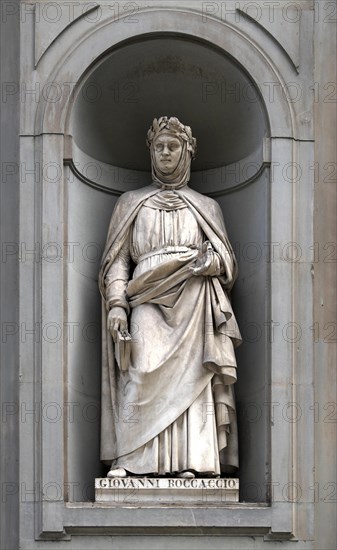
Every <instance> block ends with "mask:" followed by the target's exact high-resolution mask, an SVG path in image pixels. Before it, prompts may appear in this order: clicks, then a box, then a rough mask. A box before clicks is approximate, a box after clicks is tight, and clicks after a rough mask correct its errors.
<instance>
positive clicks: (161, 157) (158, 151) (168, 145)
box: [153, 134, 183, 174]
mask: <svg viewBox="0 0 337 550" xmlns="http://www.w3.org/2000/svg"><path fill="white" fill-rule="evenodd" d="M153 147H154V157H155V161H156V165H157V167H158V168H159V169H160V170H161V171H162V172H163V173H164V174H171V173H172V172H174V170H175V169H176V168H177V166H178V162H179V160H180V156H181V152H182V148H183V146H182V143H181V141H180V140H179V139H178V138H176V137H174V136H172V135H170V134H161V135H160V136H158V137H157V138H156V139H155V141H154V143H153Z"/></svg>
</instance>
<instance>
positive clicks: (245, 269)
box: [20, 0, 314, 546]
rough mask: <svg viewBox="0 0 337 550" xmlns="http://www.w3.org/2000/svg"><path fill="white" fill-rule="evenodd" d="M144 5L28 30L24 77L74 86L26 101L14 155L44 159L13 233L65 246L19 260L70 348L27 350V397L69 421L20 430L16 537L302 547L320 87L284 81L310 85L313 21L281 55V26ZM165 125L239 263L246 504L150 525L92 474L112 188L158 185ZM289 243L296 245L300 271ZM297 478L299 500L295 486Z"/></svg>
mask: <svg viewBox="0 0 337 550" xmlns="http://www.w3.org/2000/svg"><path fill="white" fill-rule="evenodd" d="M141 4H142V6H143V7H144V9H141V10H140V11H139V13H137V24H126V21H125V20H124V19H123V18H119V19H118V18H117V19H116V18H114V17H113V14H111V10H109V6H105V7H104V9H102V17H98V18H97V19H95V21H94V22H90V21H89V20H88V18H85V17H83V16H81V17H79V18H78V20H76V21H74V22H73V23H72V24H71V25H68V26H67V27H65V28H64V29H63V30H62V29H61V30H62V32H61V30H59V32H60V34H59V36H57V39H56V37H54V38H55V40H57V47H55V43H54V42H53V40H54V38H53V36H52V35H50V36H49V35H48V37H49V38H48V41H47V42H45V41H43V40H42V38H41V37H42V36H44V33H45V34H47V30H48V29H46V26H45V25H46V22H45V21H42V20H41V21H40V22H39V21H37V20H36V22H35V23H36V25H35V28H36V32H37V33H39V32H40V38H39V39H38V38H37V39H36V41H35V60H34V63H35V64H34V63H32V62H31V60H30V58H29V61H28V60H27V63H26V64H24V63H25V62H24V60H25V59H26V58H25V57H24V56H23V61H22V64H23V65H22V66H23V78H25V77H27V82H30V80H29V79H30V78H31V75H34V78H35V77H36V78H39V79H40V84H41V87H42V88H43V86H45V85H47V83H48V82H49V83H50V82H62V83H68V84H69V82H73V83H76V86H74V87H72V88H71V87H69V85H68V86H67V89H68V90H69V88H70V90H71V93H70V94H68V95H63V96H62V98H61V100H60V101H58V102H56V101H54V102H53V101H47V99H46V98H44V97H42V98H41V99H40V101H39V102H38V103H36V102H35V100H34V98H33V96H29V97H28V99H27V103H25V104H24V105H22V109H23V111H24V114H25V117H26V118H25V120H24V122H23V125H25V131H26V135H24V136H22V139H21V138H20V139H21V149H20V155H21V158H22V160H23V162H26V163H27V166H32V165H33V164H34V161H35V162H36V163H37V166H38V167H39V170H40V172H39V176H40V177H39V178H36V181H34V182H33V184H32V185H30V186H29V185H28V184H27V185H25V186H22V188H21V189H20V193H21V195H20V207H21V214H20V215H21V218H20V231H21V239H22V240H23V241H25V240H26V239H28V240H29V242H36V241H37V242H38V243H40V244H41V246H42V247H47V250H50V249H49V248H48V246H47V245H48V244H50V243H56V244H57V245H59V246H61V245H63V243H66V244H67V246H66V247H63V248H62V246H61V248H62V250H64V255H63V256H62V261H53V259H54V258H53V256H51V258H49V261H44V262H33V261H32V262H31V263H29V262H26V263H22V265H21V267H20V277H21V279H20V280H21V285H22V286H21V289H20V315H21V318H22V320H23V321H24V322H26V323H27V326H29V327H31V326H33V325H34V322H36V320H38V321H39V322H41V323H42V326H44V327H45V326H50V325H48V324H50V323H52V324H53V326H55V324H56V327H57V326H58V327H64V331H63V335H62V336H63V337H62V338H55V339H54V340H53V338H52V336H53V334H51V336H50V337H49V338H43V339H41V341H39V342H36V343H34V342H32V343H30V342H28V341H27V343H23V344H22V348H23V349H22V354H21V359H20V368H21V371H22V373H23V381H22V383H20V398H21V402H22V403H23V404H24V405H25V406H26V404H27V403H35V402H37V403H40V402H42V403H47V404H53V403H54V404H56V405H57V406H58V407H59V408H61V410H62V411H65V414H64V415H63V416H62V421H54V420H53V418H51V419H50V421H44V422H42V423H41V424H34V426H31V427H28V426H25V431H24V432H23V431H22V433H20V445H21V447H20V449H21V453H22V456H25V457H30V458H29V459H27V460H24V461H22V463H21V465H20V468H21V469H20V475H21V481H23V482H27V483H28V486H29V487H30V486H31V480H33V479H34V483H35V484H36V486H39V487H43V488H44V492H43V493H42V495H41V499H39V500H38V501H37V502H34V503H31V502H21V503H20V506H21V507H22V511H23V512H22V518H28V517H29V518H30V517H31V513H32V511H31V509H32V508H33V507H34V514H35V516H34V517H35V523H34V525H33V524H32V522H28V521H26V520H23V526H22V529H21V532H25V530H26V529H28V530H29V533H30V535H29V536H31V537H32V538H34V537H35V538H36V539H39V538H44V539H48V540H49V539H62V538H65V539H67V538H69V537H71V536H72V535H74V536H75V535H76V534H85V535H87V534H103V533H105V534H112V535H113V534H115V533H116V532H122V533H123V534H130V532H131V531H130V530H132V529H133V530H137V529H139V530H141V532H142V533H143V532H146V533H147V534H152V533H155V532H157V531H156V529H167V530H169V529H178V530H181V531H179V532H187V531H188V532H190V533H192V532H193V534H198V532H199V531H198V530H199V529H200V528H202V529H203V530H204V532H205V533H206V532H212V533H213V532H214V531H213V529H218V531H217V532H221V533H225V534H226V535H227V534H228V533H229V532H231V533H235V534H240V535H242V534H247V533H249V534H250V535H251V534H254V536H255V534H259V536H266V537H271V538H276V539H278V540H283V539H285V538H286V539H291V538H293V537H294V533H295V534H297V533H298V532H300V536H303V537H304V536H305V537H307V538H310V537H312V532H311V525H312V515H311V514H312V502H311V501H310V487H312V484H313V433H314V430H313V424H312V419H311V418H309V416H308V415H304V414H303V416H302V418H301V422H302V424H296V423H295V422H293V416H292V415H293V414H294V407H292V403H295V404H299V405H300V406H302V407H305V405H306V404H308V403H313V395H312V388H313V385H312V381H313V358H312V345H311V344H312V342H311V334H310V331H307V332H304V331H303V334H302V336H301V338H300V339H297V340H296V334H295V336H294V334H293V332H292V329H293V328H294V327H295V328H296V327H298V326H303V327H304V326H306V327H311V326H312V325H313V320H312V311H313V307H312V305H313V303H312V274H311V262H312V251H313V250H314V249H313V236H312V235H313V227H312V216H311V215H310V213H311V212H312V192H313V171H312V170H310V163H311V161H312V158H313V144H312V139H313V132H312V123H311V120H312V119H311V116H310V114H311V110H312V95H311V94H305V93H303V94H302V96H301V97H300V98H299V100H298V101H297V102H291V101H289V98H288V97H287V94H285V93H284V90H285V83H287V82H288V83H295V84H296V86H302V88H303V90H304V89H306V88H305V87H308V77H307V75H308V74H309V73H310V71H311V68H312V58H311V55H312V49H311V46H310V44H311V37H312V25H313V19H312V17H313V14H312V12H311V11H310V10H309V9H308V10H303V16H302V19H301V22H300V23H299V24H298V25H297V27H298V28H297V27H296V28H297V30H296V32H295V30H294V31H293V30H292V31H291V36H292V37H294V38H293V42H291V45H292V48H291V49H290V50H289V51H287V50H286V49H285V48H286V47H287V45H286V43H285V42H284V41H283V39H282V37H283V34H282V33H280V40H281V43H280V42H278V40H277V39H276V38H275V37H274V35H273V34H271V33H270V32H269V31H268V30H265V29H264V27H263V25H262V23H261V24H259V23H257V22H256V21H252V20H251V19H250V18H249V17H247V16H244V17H241V16H240V17H238V13H239V8H236V9H235V12H233V14H232V15H231V16H229V19H228V20H227V18H226V20H225V21H222V20H220V19H217V18H214V17H211V16H210V17H206V19H205V14H202V13H201V12H200V11H198V9H199V8H195V9H194V8H193V9H192V8H191V7H190V4H189V3H188V2H184V1H183V0H182V2H181V3H179V9H177V8H174V7H173V5H172V6H171V7H166V8H164V7H160V8H158V7H157V8H156V7H153V9H152V8H151V9H150V8H148V6H147V5H146V6H145V3H142V2H141ZM170 4H171V3H170ZM187 4H188V5H187ZM90 9H92V10H95V9H97V7H95V6H94V7H93V6H91V8H90ZM61 23H62V21H61V22H60V25H61ZM62 24H63V23H62ZM275 24H276V23H275ZM33 27H34V25H33V24H31V22H27V24H26V26H24V27H23V28H24V38H25V39H27V40H33V32H34V31H33ZM300 27H301V34H300ZM282 28H283V27H282ZM292 28H295V27H292ZM280 29H281V27H280ZM56 30H57V29H56ZM273 30H274V28H273ZM281 30H282V29H281ZM55 32H56V31H55ZM299 36H301V41H300V42H301V43H300V45H299V44H298V45H296V44H297V42H296V41H297V40H298V37H299ZM23 43H24V42H23ZM282 43H283V46H282V45H281V44H282ZM299 47H300V50H299V49H298V48H299ZM32 51H33V47H32V48H26V50H25V51H24V52H23V54H25V55H27V56H29V55H31V52H32ZM294 52H295V53H296V55H294ZM23 54H22V55H23ZM297 54H298V55H297ZM29 63H30V64H29ZM299 63H301V66H299ZM24 71H26V72H24ZM32 78H33V77H32ZM310 83H311V81H310ZM29 102H30V103H29ZM161 115H176V116H178V117H179V119H180V120H182V121H183V122H184V123H185V124H189V125H190V126H191V127H192V129H193V134H194V135H195V136H196V138H197V140H198V151H197V158H196V160H195V162H194V163H193V165H192V177H191V182H190V185H191V187H194V188H195V189H196V190H198V191H199V192H201V193H204V194H207V195H209V196H211V197H213V198H215V199H216V200H217V201H218V202H219V204H220V206H221V208H222V210H223V213H224V218H225V221H226V225H227V230H228V233H229V238H230V241H231V243H232V244H233V247H234V249H235V252H236V256H237V259H238V263H239V271H240V275H239V279H238V281H237V283H236V285H235V288H234V291H233V295H232V301H233V308H234V310H235V313H236V317H237V320H238V322H239V325H240V328H241V331H242V335H243V339H244V343H243V344H242V346H241V347H240V348H238V350H237V360H238V367H239V369H238V371H239V372H238V376H239V379H238V383H237V384H236V400H237V409H238V420H239V444H240V470H239V472H238V473H237V477H238V479H239V485H240V497H239V502H235V503H234V504H231V505H227V503H226V502H225V503H221V505H219V506H214V507H213V508H212V510H209V511H208V510H207V506H206V505H205V507H197V508H192V507H191V506H190V505H189V504H188V502H186V506H180V507H177V508H175V506H174V505H171V506H170V507H169V510H166V512H165V515H163V514H161V511H160V510H159V511H158V514H161V515H160V519H158V518H159V515H157V513H156V512H155V511H154V510H153V508H152V509H146V508H144V509H142V507H141V506H139V507H138V509H137V513H134V512H135V511H134V510H133V511H130V510H129V509H128V507H127V506H125V507H123V506H119V507H118V508H116V509H113V510H112V509H111V506H110V505H109V504H108V505H107V504H104V503H99V502H94V480H95V478H104V477H105V475H106V468H105V467H104V466H103V465H102V464H101V463H100V460H99V455H100V452H99V439H100V393H101V389H100V384H101V379H100V378H101V376H100V371H101V341H100V332H101V331H100V322H101V321H100V319H101V310H100V307H101V304H100V296H99V292H98V287H97V275H98V270H99V263H100V258H101V254H102V251H103V246H104V241H105V237H106V234H107V227H108V223H109V219H110V216H111V212H112V209H113V207H114V204H115V202H116V200H117V198H118V196H119V195H120V194H121V193H123V192H124V191H127V190H129V189H136V188H139V187H141V186H143V185H146V184H148V183H149V182H150V171H149V169H150V161H149V155H148V151H147V149H146V145H145V137H146V132H147V129H148V127H149V125H150V124H151V122H152V120H153V118H154V117H158V116H161ZM50 166H54V167H55V166H56V167H62V170H61V171H60V172H61V177H58V178H54V179H52V178H47V177H46V174H45V172H44V168H45V167H50ZM296 167H297V169H298V170H297V172H296V170H295V168H296ZM294 178H295V179H294ZM294 181H296V185H295V184H294ZM289 243H290V246H289ZM291 243H300V244H301V247H302V248H301V250H302V257H301V258H300V261H298V262H294V261H292V256H291V255H292V254H293V253H294V252H296V250H297V249H295V250H294V247H292V246H291ZM271 244H272V246H271ZM53 250H54V252H55V247H54V249H51V253H52V252H53ZM27 288H29V289H32V291H31V292H27ZM48 336H49V334H48ZM59 408H56V410H59ZM303 410H304V409H303ZM48 411H49V409H48ZM295 412H296V411H295ZM47 420H49V419H47ZM302 428H303V429H302ZM303 433H305V435H306V437H305V438H303ZM299 483H300V484H301V488H302V489H303V492H302V497H301V498H302V500H301V502H300V503H299V504H298V503H297V502H296V501H294V499H293V497H292V492H291V491H292V490H293V489H296V487H298V484H299ZM46 488H47V489H49V491H46ZM52 489H54V492H52ZM176 490H177V491H178V490H180V489H179V488H176ZM224 508H225V509H224ZM131 512H132V513H131ZM164 516H165V517H164ZM227 528H228V531H224V530H226V529H227ZM33 531H34V533H33V534H32V532H33ZM167 532H168V531H167ZM27 536H28V535H27ZM38 544H40V542H39V543H38ZM96 546H97V544H96ZM98 546H99V544H98Z"/></svg>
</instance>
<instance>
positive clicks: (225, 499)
mask: <svg viewBox="0 0 337 550" xmlns="http://www.w3.org/2000/svg"><path fill="white" fill-rule="evenodd" d="M95 501H96V502H104V503H106V504H108V503H109V504H111V505H112V506H127V507H129V506H135V507H139V506H143V505H145V506H146V505H157V506H158V505H171V506H172V505H178V506H179V505H180V506H182V505H191V506H209V505H212V504H213V505H214V504H217V505H219V504H220V505H221V504H226V503H235V502H239V480H238V479H237V478H221V479H220V478H194V479H184V478H176V477H174V478H173V477H131V476H130V477H124V478H116V477H115V478H109V477H103V478H96V479H95Z"/></svg>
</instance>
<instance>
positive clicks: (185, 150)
mask: <svg viewBox="0 0 337 550" xmlns="http://www.w3.org/2000/svg"><path fill="white" fill-rule="evenodd" d="M161 134H171V135H172V136H174V137H175V138H177V139H179V141H180V142H181V144H182V152H181V155H180V159H179V162H178V165H177V167H176V168H175V169H174V170H173V172H171V173H170V174H164V173H163V172H162V171H161V170H160V169H159V168H158V166H157V165H156V159H155V153H154V142H155V139H156V138H157V137H158V135H161ZM146 143H147V146H148V147H149V149H150V153H151V165H152V179H153V182H154V183H156V184H157V185H160V186H162V187H164V188H165V187H167V188H170V189H172V188H174V189H179V188H181V187H183V186H184V185H186V184H187V183H188V181H189V179H190V172H191V160H192V159H194V157H195V152H196V148H197V140H196V139H195V138H194V137H193V136H192V130H191V128H190V127H189V126H184V124H182V123H181V122H180V121H179V120H178V119H177V118H176V117H170V118H168V117H167V116H162V117H160V118H159V119H156V118H155V119H154V120H153V123H152V126H151V128H150V129H149V131H148V133H147V140H146Z"/></svg>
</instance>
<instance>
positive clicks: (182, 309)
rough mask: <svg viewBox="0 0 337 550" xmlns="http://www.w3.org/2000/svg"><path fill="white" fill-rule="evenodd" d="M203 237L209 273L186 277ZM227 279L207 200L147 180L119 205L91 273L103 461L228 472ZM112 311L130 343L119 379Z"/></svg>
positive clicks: (215, 209)
mask: <svg viewBox="0 0 337 550" xmlns="http://www.w3.org/2000/svg"><path fill="white" fill-rule="evenodd" d="M165 220H166V221H165ZM167 220H169V222H168V221H167ZM205 239H208V240H209V241H210V242H211V243H212V246H213V249H214V251H215V256H216V258H217V259H218V261H219V265H221V268H222V269H221V271H220V273H221V274H220V275H219V276H212V277H211V276H203V275H198V276H195V275H193V274H192V272H191V269H190V268H191V267H192V266H194V265H195V260H196V257H197V254H198V248H197V247H199V248H200V246H201V244H202V242H203V241H204V240H205ZM165 246H167V247H170V246H173V247H179V249H177V248H176V249H175V250H174V249H172V250H171V251H170V249H169V248H168V249H167V250H163V247H165ZM133 263H134V264H135V269H134V271H133V273H132V270H131V269H130V266H131V264H133ZM236 275H237V268H236V261H235V257H234V254H233V250H232V248H231V246H230V244H229V241H228V239H227V236H226V231H225V227H224V224H223V217H222V213H221V210H220V207H219V205H218V204H217V203H216V202H215V201H214V200H212V199H210V198H208V197H205V196H203V195H200V194H199V193H197V192H195V191H193V190H192V189H190V188H189V187H187V186H184V187H183V188H181V189H169V190H166V191H165V190H163V189H161V188H159V187H158V186H157V185H155V184H152V185H150V186H148V187H145V188H143V189H140V190H137V191H132V192H128V193H125V194H124V195H122V196H121V198H120V199H119V200H118V202H117V204H116V207H115V210H114V212H113V215H112V218H111V223H110V227H109V232H108V238H107V243H106V248H105V252H104V255H103V259H102V265H101V271H100V277H99V284H100V290H101V293H102V298H103V300H102V336H103V346H102V367H103V368H102V426H101V459H102V461H104V462H105V463H107V464H109V465H111V464H113V465H114V466H116V467H117V466H118V467H119V466H120V467H124V468H125V469H127V470H129V471H131V472H133V473H136V474H145V473H156V474H164V473H173V472H177V471H183V470H187V469H193V470H196V471H198V472H204V473H214V474H220V473H221V472H232V471H234V469H235V468H237V467H238V449H237V429H236V412H235V400H234V392H233V384H234V383H235V381H236V361H235V355H234V349H233V348H234V347H236V346H237V345H238V344H239V343H240V341H241V337H240V332H239V329H238V326H237V323H236V320H235V317H234V314H233V311H232V308H231V305H230V302H229V299H228V296H227V292H228V291H229V290H230V289H231V287H232V285H233V283H234V280H235V278H236ZM114 306H120V307H124V308H125V309H126V311H127V312H128V313H129V319H128V321H129V328H130V331H131V335H132V341H133V342H132V352H131V360H130V368H129V370H128V371H124V372H121V371H119V369H118V366H117V365H116V363H115V357H114V344H113V340H112V337H111V335H110V333H109V331H108V329H107V316H108V310H109V308H111V307H114Z"/></svg>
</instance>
